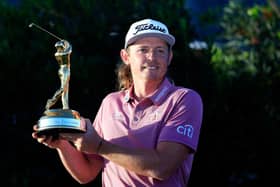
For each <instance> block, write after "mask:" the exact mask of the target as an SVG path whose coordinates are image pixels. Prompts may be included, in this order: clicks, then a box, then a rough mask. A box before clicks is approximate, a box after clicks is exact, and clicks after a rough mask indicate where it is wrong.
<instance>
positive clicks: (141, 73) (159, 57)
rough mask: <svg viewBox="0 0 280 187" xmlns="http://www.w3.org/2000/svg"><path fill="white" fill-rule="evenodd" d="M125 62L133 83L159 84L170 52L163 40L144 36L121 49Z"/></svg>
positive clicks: (170, 55) (169, 58)
mask: <svg viewBox="0 0 280 187" xmlns="http://www.w3.org/2000/svg"><path fill="white" fill-rule="evenodd" d="M121 57H122V60H123V62H124V63H125V64H127V65H129V66H130V70H131V74H132V77H133V81H134V83H136V82H142V83H155V84H160V83H161V81H162V80H163V79H164V77H165V75H166V72H167V67H168V65H169V64H170V61H171V59H172V52H171V50H170V49H169V47H168V45H167V44H166V42H165V41H163V40H162V39H160V38H157V37H145V38H142V39H139V40H137V41H136V42H135V43H134V44H132V45H130V46H129V47H128V49H127V50H122V51H121Z"/></svg>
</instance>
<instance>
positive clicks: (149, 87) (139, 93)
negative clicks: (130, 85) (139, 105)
mask: <svg viewBox="0 0 280 187" xmlns="http://www.w3.org/2000/svg"><path fill="white" fill-rule="evenodd" d="M161 83H162V81H147V82H144V83H143V80H141V81H139V82H137V81H134V94H135V97H136V99H137V100H138V101H141V100H142V99H144V98H147V97H149V96H150V95H152V94H153V93H154V92H155V91H156V90H157V89H158V88H159V86H160V84H161Z"/></svg>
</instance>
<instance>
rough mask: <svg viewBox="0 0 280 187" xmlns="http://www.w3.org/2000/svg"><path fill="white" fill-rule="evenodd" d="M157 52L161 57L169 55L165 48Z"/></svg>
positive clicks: (158, 49)
mask: <svg viewBox="0 0 280 187" xmlns="http://www.w3.org/2000/svg"><path fill="white" fill-rule="evenodd" d="M156 52H157V53H158V54H160V55H165V54H167V49H165V48H157V49H156Z"/></svg>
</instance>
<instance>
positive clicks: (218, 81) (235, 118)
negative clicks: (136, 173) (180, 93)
mask: <svg viewBox="0 0 280 187" xmlns="http://www.w3.org/2000/svg"><path fill="white" fill-rule="evenodd" d="M206 2H208V1H205V3H206ZM229 2H230V1H220V4H219V1H215V4H214V3H213V2H212V4H211V3H210V4H209V8H208V9H205V8H204V9H203V12H199V11H198V10H199V7H201V1H181V0H178V1H172V0H170V1H168V0H157V1H148V0H147V1H145V0H131V1H124V0H123V1H122V0H119V1H113V0H106V1H102V2H101V1H95V0H83V1H79V0H72V1H66V0H60V1H54V0H45V1H36V0H13V1H7V0H2V1H0V10H1V11H0V38H1V40H0V63H1V68H0V85H1V92H0V98H1V108H0V130H1V132H2V134H1V138H0V142H1V157H0V158H1V169H2V174H1V177H0V179H1V181H0V183H2V185H3V186H17V187H18V186H26V187H31V186H32V187H33V186H55V185H62V186H68V187H70V186H73V187H74V186H80V184H78V183H77V182H76V181H75V180H74V179H72V178H71V177H70V175H69V174H68V173H67V172H66V170H65V169H64V168H63V166H62V164H61V162H60V160H59V158H58V155H57V153H56V151H55V150H50V149H48V148H46V147H45V146H42V145H40V144H38V143H37V142H36V141H35V140H34V139H32V137H31V133H32V126H33V125H34V124H35V123H36V122H37V120H38V119H39V118H40V117H41V116H42V112H43V111H44V106H45V104H46V101H47V99H49V98H50V97H52V95H53V94H54V92H55V91H56V90H57V89H58V87H59V86H60V85H59V84H60V83H59V78H58V75H57V71H58V65H57V63H56V61H55V58H54V53H55V47H54V44H55V42H57V39H55V38H53V37H52V36H50V35H48V34H47V33H44V32H42V31H40V30H38V29H36V28H29V27H28V25H29V24H30V23H31V22H34V23H36V24H38V25H40V26H42V27H43V28H45V29H47V30H48V31H50V32H52V33H54V34H56V35H57V36H59V37H60V38H63V39H66V40H68V41H69V42H70V43H71V44H72V47H73V52H72V55H71V80H70V90H69V102H70V107H71V108H72V109H74V110H77V111H79V112H80V113H81V114H82V115H83V116H86V117H89V118H90V119H91V120H93V119H94V117H95V114H96V112H97V110H98V108H99V105H100V103H101V101H102V99H103V98H104V97H105V95H106V94H108V93H110V92H112V91H115V90H116V82H115V79H116V75H115V67H116V65H117V63H119V62H120V58H119V51H120V49H121V48H122V47H123V45H124V37H125V34H126V31H127V29H128V27H129V25H130V24H131V23H132V22H134V21H136V20H139V19H142V18H146V17H150V18H154V19H158V20H161V21H163V22H164V23H166V24H167V25H168V27H169V30H170V32H171V33H172V34H173V35H174V36H175V37H176V44H175V46H174V60H173V62H172V64H171V66H170V71H169V74H170V76H171V77H172V78H173V80H174V81H175V83H176V84H177V85H181V86H185V87H188V88H192V89H195V90H197V91H198V92H199V93H200V94H201V96H202V99H203V102H204V117H203V124H202V129H201V136H200V143H199V147H198V152H197V155H196V158H195V161H194V164H193V171H192V174H191V179H190V185H189V186H190V187H196V186H203V185H204V184H207V185H209V186H223V187H226V186H227V187H236V186H238V187H245V186H246V187H252V186H270V184H272V183H273V182H274V183H277V176H276V172H272V171H273V170H277V169H279V167H278V159H279V151H278V147H279V143H278V142H279V141H278V133H279V119H280V114H279V99H278V95H279V83H280V81H279V80H280V69H279V65H278V64H279V55H278V56H277V54H278V53H279V37H277V36H278V35H279V33H278V35H277V32H279V26H278V25H277V24H275V23H274V22H273V19H269V21H271V22H269V23H271V24H272V26H271V27H270V28H272V29H271V30H268V31H267V30H265V31H264V33H263V35H260V34H259V35H257V32H255V30H253V29H254V28H257V30H260V28H266V27H264V24H259V23H263V22H259V21H260V19H259V17H258V19H253V18H251V17H249V16H247V17H248V20H249V21H250V23H251V22H254V23H258V24H259V25H258V27H247V26H248V25H247V23H244V24H243V25H241V28H242V27H243V28H247V30H245V29H244V30H245V31H246V32H247V31H248V33H250V34H246V35H245V34H244V35H242V37H243V38H242V40H244V41H245V39H247V38H250V39H252V37H259V38H258V39H259V41H261V42H262V41H266V40H265V39H267V38H268V37H270V34H271V33H272V34H271V35H272V36H273V37H275V38H273V39H271V38H268V41H269V42H263V43H265V44H267V43H269V44H270V46H263V45H260V44H259V45H255V44H254V45H250V50H252V51H253V52H254V54H260V55H256V56H257V57H258V58H256V59H254V61H253V62H254V63H253V65H255V66H254V67H255V68H256V70H257V71H256V72H254V74H253V73H252V71H250V72H249V73H248V71H246V70H247V69H246V68H247V66H246V67H245V66H244V64H246V63H247V64H248V63H249V62H246V63H244V61H242V60H240V59H237V60H236V63H233V65H234V66H226V65H228V63H227V62H228V61H227V60H225V59H226V57H229V56H230V54H234V57H237V56H238V54H240V53H241V52H240V51H244V48H241V49H240V51H239V52H238V53H236V52H235V53H231V52H232V51H230V52H229V53H227V51H226V50H225V51H224V52H223V53H222V54H221V55H220V56H219V58H215V59H214V58H213V57H214V56H215V55H217V51H215V50H213V47H212V46H214V45H215V44H216V43H217V41H219V44H221V43H220V42H221V41H223V42H224V43H222V44H223V45H222V46H224V45H225V44H227V43H228V42H230V41H233V40H234V39H235V38H236V37H235V36H238V37H240V30H235V27H234V24H237V23H242V22H241V20H246V19H247V17H246V19H240V18H238V17H237V16H236V17H235V16H232V17H230V19H228V20H227V24H228V25H227V26H226V27H221V26H220V23H221V22H220V18H222V16H223V7H227V6H229ZM248 2H249V1H248ZM248 2H247V3H248ZM276 2H277V1H276ZM206 5H207V4H205V6H206ZM210 5H212V6H210ZM214 5H215V6H214ZM219 5H223V7H221V6H219ZM248 6H257V7H259V6H262V7H265V8H267V7H271V6H270V5H267V4H266V3H265V1H250V3H248V4H246V6H245V5H244V9H241V12H243V13H246V11H247V9H246V8H245V7H248ZM167 10H168V11H167ZM254 10H255V9H254ZM258 10H259V9H258ZM262 10H263V9H262ZM265 10H269V11H268V13H271V14H268V15H271V17H272V18H274V17H275V19H276V18H277V19H278V17H277V13H275V12H273V11H271V9H265ZM266 15H267V14H266ZM237 19H239V20H237ZM231 21H232V22H231ZM265 23H268V21H267V20H266V21H265ZM229 25H231V26H232V25H233V26H232V27H230V26H229ZM207 28H208V29H209V30H207ZM225 28H228V29H231V30H227V29H225ZM275 28H276V29H275ZM249 29H252V31H254V32H249V31H251V30H249ZM233 31H234V32H233ZM245 31H244V32H245ZM268 33H270V34H268ZM228 36H231V39H229V38H230V37H228ZM221 38H223V39H225V38H226V40H221ZM194 40H199V41H204V42H206V43H207V44H208V48H206V49H192V48H190V47H189V44H190V43H191V42H193V41H194ZM246 41H247V40H246ZM250 41H251V40H250ZM254 41H255V40H254ZM261 42H260V43H261ZM239 47H240V46H239ZM226 49H228V48H226ZM233 49H237V47H236V45H235V46H233ZM238 49H239V48H238ZM246 49H247V48H246ZM264 49H266V50H268V49H271V50H270V51H265V52H264V51H263V50H264ZM270 54H275V57H274V58H273V59H272V60H271V59H270V58H268V57H269V55H270ZM234 57H232V58H234ZM266 57H267V58H266ZM217 59H222V60H221V61H219V60H217ZM247 59H248V58H247ZM240 61H241V63H240ZM215 62H216V63H215ZM217 62H219V63H217ZM250 65H252V64H250ZM250 67H251V66H250ZM264 67H266V69H265V70H266V71H264ZM267 69H269V71H268V70H267ZM233 75H234V76H233ZM57 107H60V106H57ZM100 185H101V182H100V176H99V177H98V178H97V179H96V180H95V181H93V182H92V183H90V184H87V185H81V186H100Z"/></svg>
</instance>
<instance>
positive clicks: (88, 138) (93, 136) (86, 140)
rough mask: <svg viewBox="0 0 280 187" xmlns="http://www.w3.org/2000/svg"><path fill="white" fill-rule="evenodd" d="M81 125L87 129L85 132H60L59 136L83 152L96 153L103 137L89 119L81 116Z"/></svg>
mask: <svg viewBox="0 0 280 187" xmlns="http://www.w3.org/2000/svg"><path fill="white" fill-rule="evenodd" d="M81 126H82V127H84V128H85V129H86V132H85V133H60V134H59V137H60V138H62V139H65V140H68V141H69V142H71V143H72V144H73V145H74V146H75V147H76V149H77V150H79V151H81V152H85V153H89V154H96V153H97V148H98V144H99V143H100V141H101V140H102V138H101V137H100V136H99V135H98V133H97V132H96V131H95V129H94V128H93V126H92V123H91V121H90V120H89V119H85V118H81Z"/></svg>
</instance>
